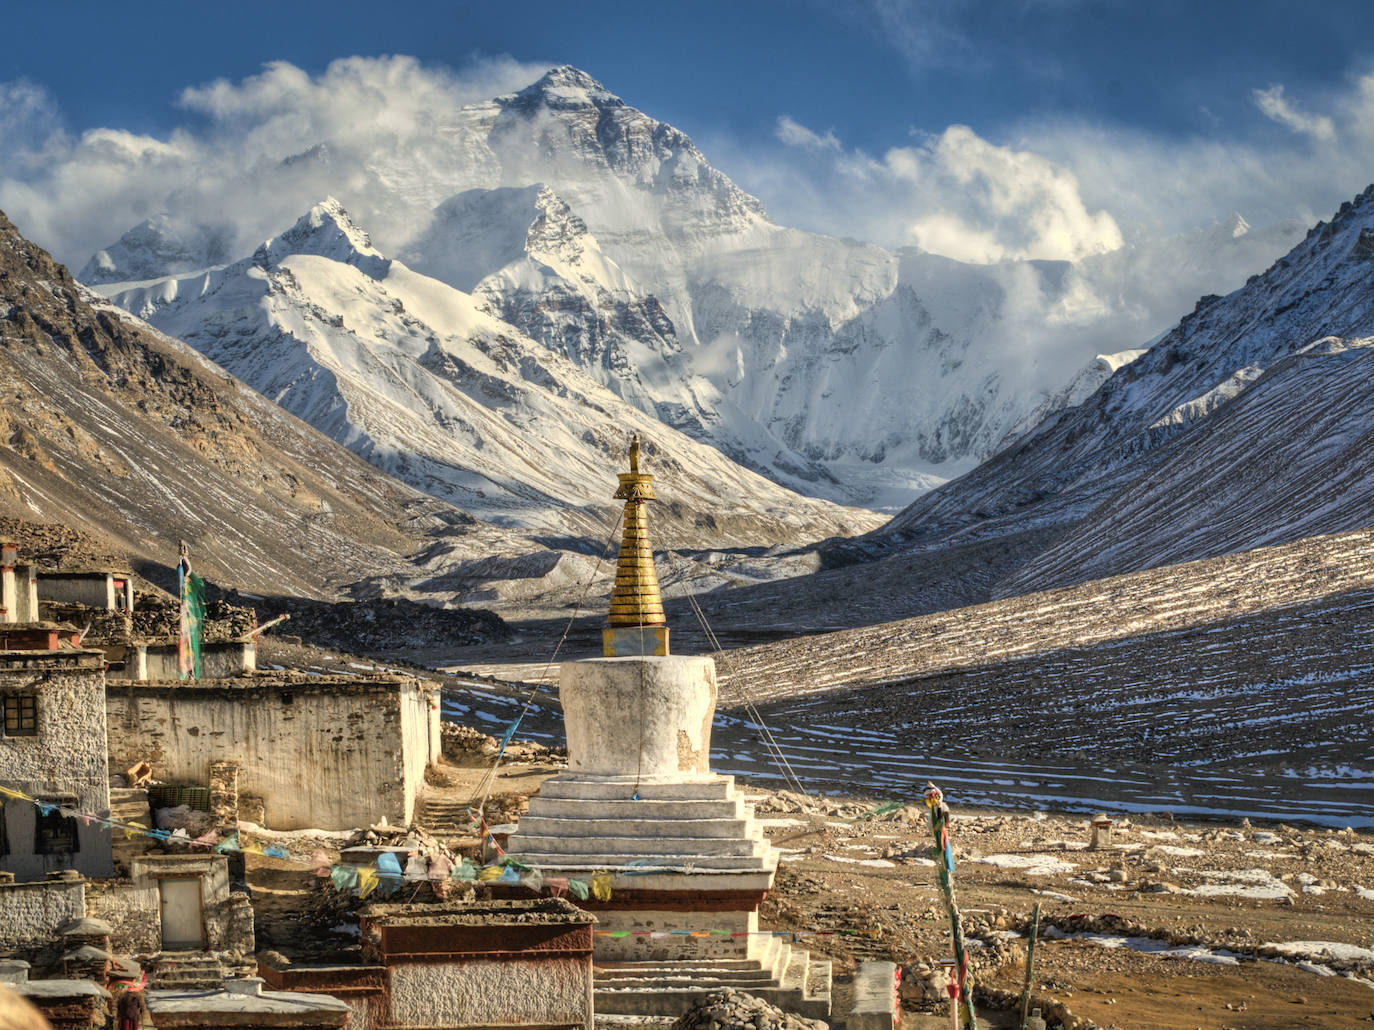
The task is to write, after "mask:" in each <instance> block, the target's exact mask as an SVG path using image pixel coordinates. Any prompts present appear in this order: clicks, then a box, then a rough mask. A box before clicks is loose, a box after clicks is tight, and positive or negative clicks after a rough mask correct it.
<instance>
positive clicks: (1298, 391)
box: [848, 187, 1374, 600]
mask: <svg viewBox="0 0 1374 1030" xmlns="http://www.w3.org/2000/svg"><path fill="white" fill-rule="evenodd" d="M1371 199H1374V187H1372V188H1371V189H1370V190H1366V191H1365V192H1364V193H1363V194H1361V195H1360V196H1359V197H1357V198H1356V199H1355V200H1354V202H1352V203H1348V204H1345V205H1344V206H1342V208H1341V210H1340V211H1339V212H1338V213H1337V215H1336V216H1335V217H1334V218H1333V219H1332V220H1331V221H1330V222H1326V223H1321V224H1319V225H1317V226H1316V227H1314V228H1313V229H1312V230H1311V232H1309V233H1308V235H1307V238H1306V239H1305V240H1303V241H1302V242H1301V243H1300V244H1299V245H1298V246H1297V247H1295V248H1294V249H1293V250H1292V251H1291V252H1290V253H1289V254H1288V255H1287V256H1285V257H1283V258H1282V259H1280V260H1279V261H1278V262H1277V263H1276V264H1274V265H1273V266H1272V267H1271V268H1270V269H1268V270H1267V271H1266V272H1265V273H1264V274H1262V275H1257V276H1252V277H1251V279H1250V280H1249V281H1248V282H1247V284H1246V285H1245V286H1244V287H1242V288H1241V289H1239V290H1237V291H1236V292H1234V293H1232V294H1231V295H1229V296H1227V297H1225V298H1221V297H1215V296H1209V297H1204V298H1203V299H1202V300H1201V301H1200V302H1199V303H1198V305H1197V308H1196V310H1194V311H1193V313H1192V314H1190V315H1189V316H1187V317H1186V318H1184V319H1183V320H1182V321H1181V322H1180V323H1179V324H1178V325H1177V326H1176V327H1175V328H1174V329H1173V330H1171V331H1170V332H1169V333H1167V334H1165V335H1164V336H1163V337H1162V338H1161V339H1160V340H1159V342H1157V343H1156V344H1155V345H1154V346H1153V347H1152V348H1150V350H1149V351H1148V352H1147V353H1145V354H1144V355H1142V356H1140V357H1138V358H1136V359H1135V360H1134V361H1132V362H1130V363H1128V364H1125V365H1123V366H1122V367H1120V368H1119V369H1118V370H1117V371H1116V372H1115V373H1113V374H1112V375H1111V377H1110V378H1108V379H1107V381H1106V382H1105V383H1103V385H1102V386H1101V387H1100V388H1099V389H1098V390H1097V391H1096V392H1095V393H1094V394H1093V395H1092V396H1090V397H1089V398H1088V399H1087V400H1085V401H1083V402H1082V403H1081V404H1078V405H1077V406H1075V407H1071V408H1067V409H1064V410H1062V411H1060V412H1058V413H1057V414H1054V415H1051V416H1050V417H1049V418H1047V419H1046V420H1045V421H1044V422H1042V423H1041V424H1040V426H1038V427H1037V428H1036V429H1035V430H1033V431H1032V432H1031V433H1030V434H1029V435H1027V436H1026V437H1024V438H1023V439H1021V440H1020V441H1018V442H1017V443H1016V444H1014V445H1013V446H1010V447H1008V448H1007V449H1006V450H1004V451H1002V452H1001V453H1000V454H998V455H997V456H996V457H994V458H993V459H992V460H990V461H989V462H987V463H986V464H984V465H982V466H980V467H979V468H977V469H975V470H973V471H972V472H970V473H969V474H968V475H966V476H964V477H963V478H961V479H959V480H957V481H955V482H952V483H949V484H947V485H945V486H944V487H942V488H941V489H939V490H937V491H935V492H933V493H931V494H930V495H928V496H927V497H924V498H922V499H921V500H919V501H917V502H916V503H915V504H913V505H912V506H910V507H909V508H908V509H906V510H905V511H904V512H902V513H901V514H900V515H899V516H898V517H896V518H895V519H894V520H893V521H892V522H891V523H890V524H889V525H888V526H886V527H884V528H883V529H882V530H880V531H879V532H878V533H876V534H873V535H872V536H870V537H869V538H868V539H867V540H865V541H863V542H861V543H859V544H856V545H855V546H854V547H852V548H850V549H848V553H849V554H850V555H851V556H853V555H858V554H863V555H866V556H869V557H871V556H874V555H877V554H890V553H892V552H893V551H894V550H898V551H903V552H906V553H912V554H915V553H920V552H924V551H928V550H932V549H933V550H940V549H943V548H947V547H950V546H952V545H955V544H958V545H960V546H970V545H974V544H977V543H979V542H987V541H994V540H1010V539H1013V538H1017V537H1025V538H1026V539H1028V540H1031V539H1032V538H1033V542H1030V543H1028V545H1027V547H1024V548H1019V549H1016V550H1015V551H1014V552H1013V553H1008V554H1007V555H1006V556H1005V563H1004V564H1003V566H1002V570H1001V575H1000V577H998V578H997V580H996V581H995V583H994V585H992V587H991V593H990V594H989V595H983V597H982V598H978V597H970V598H969V599H970V600H976V599H985V598H986V597H987V596H1010V595H1013V594H1018V593H1024V592H1025V591H1027V590H1031V589H1040V588H1044V587H1048V586H1055V585H1060V584H1066V583H1072V582H1080V581H1082V580H1085V579H1089V578H1093V577H1096V576H1102V575H1109V574H1112V573H1116V572H1123V571H1128V570H1131V569H1138V568H1146V567H1150V566H1154V565H1159V564H1164V563H1169V562H1178V561H1185V560H1189V559H1193V558H1202V557H1208V556H1211V555H1216V554H1222V553H1226V552H1229V551H1237V550H1244V549H1248V548H1252V547H1256V546H1260V545H1266V544H1275V543H1281V542H1286V541H1291V540H1297V539H1299V538H1301V537H1305V536H1312V535H1315V534H1320V533H1331V532H1340V531H1343V530H1349V529H1355V528H1359V527H1363V526H1365V525H1368V524H1369V523H1370V521H1371V518H1374V516H1372V515H1371V512H1374V459H1371V457H1370V454H1371V450H1370V446H1369V445H1370V442H1371V438H1372V437H1374V393H1372V392H1371V391H1370V390H1369V382H1370V381H1371V376H1372V375H1374V339H1371V333H1374V289H1371V286H1370V283H1371V280H1370V276H1369V269H1370V268H1371V260H1374V203H1371ZM1032 531H1033V532H1032ZM1027 534H1029V536H1026V535H1027ZM1047 540H1048V541H1049V542H1048V544H1046V541H1047Z"/></svg>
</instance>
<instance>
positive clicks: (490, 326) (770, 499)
mask: <svg viewBox="0 0 1374 1030" xmlns="http://www.w3.org/2000/svg"><path fill="white" fill-rule="evenodd" d="M541 246H551V244H549V243H548V241H547V240H545V241H542V242H541ZM554 249H556V247H555V248H554ZM517 263H518V262H517ZM105 289H106V290H107V291H108V292H109V293H110V295H111V297H112V299H113V300H114V301H115V302H116V303H117V304H119V305H120V306H121V307H123V308H125V309H126V310H128V311H131V312H133V313H134V314H137V315H139V316H140V317H142V318H144V319H146V320H147V321H149V322H151V323H152V324H154V325H155V326H157V327H158V328H159V329H161V330H163V331H164V332H166V333H168V334H169V335H172V336H176V337H179V338H181V339H183V340H185V341H186V342H188V343H190V344H191V345H192V346H194V347H196V348H197V349H198V350H200V351H201V352H202V353H204V354H205V355H206V356H207V357H210V358H211V359H212V360H214V361H216V362H217V363H219V364H220V365H222V366H223V367H224V368H226V369H228V370H229V371H230V372H232V373H233V374H234V375H236V376H238V377H239V378H240V379H242V380H243V381H244V382H246V383H248V384H249V385H251V386H253V387H254V388H256V389H257V390H259V391H260V392H261V393H263V394H264V395H266V396H267V397H269V398H271V399H273V400H275V401H276V402H277V403H279V404H280V405H282V406H283V407H285V408H286V409H287V410H289V411H291V412H292V413H293V414H295V415H297V416H299V417H300V418H302V419H303V420H305V421H306V422H308V423H310V424H311V425H313V426H315V427H317V428H318V429H320V430H322V431H323V432H324V433H326V434H327V435H328V436H331V437H332V438H334V439H335V440H337V441H339V442H340V443H343V444H345V445H346V446H347V447H349V448H350V449H352V450H353V451H355V452H356V453H358V454H359V455H361V456H363V457H364V458H367V459H368V460H369V461H371V462H372V463H373V464H374V465H376V466H378V467H379V468H381V469H383V470H384V471H386V472H388V473H391V474H392V475H394V476H396V477H397V478H399V479H401V480H403V481H405V482H408V483H411V484H413V485H415V486H418V487H420V488H421V489H423V490H426V491H427V492H429V493H431V494H434V495H435V496H438V497H442V498H444V499H446V500H449V501H452V502H454V503H456V504H459V505H460V506H462V507H463V508H464V509H465V510H468V511H471V512H472V513H474V514H480V516H481V517H483V518H487V519H490V520H491V521H493V522H496V523H497V524H500V525H505V526H512V527H518V528H521V529H528V530H536V531H540V532H544V533H552V534H570V535H575V536H582V537H590V538H594V539H598V540H599V539H601V538H602V537H604V536H605V533H606V529H607V526H608V525H609V522H608V521H607V519H606V517H605V513H606V512H607V511H609V510H610V509H611V507H612V502H611V500H610V497H609V494H610V492H611V491H610V487H609V485H608V480H607V477H608V476H609V475H610V474H611V473H612V472H613V471H614V470H615V469H616V468H617V467H619V466H621V464H622V462H623V454H624V450H625V445H626V443H627V442H628V441H627V439H626V436H627V434H628V433H629V432H638V433H639V434H640V435H641V436H642V437H643V438H644V441H645V443H644V449H645V452H646V456H647V461H648V464H649V465H650V466H652V470H653V471H654V473H655V474H656V475H657V476H658V477H659V482H660V484H661V488H660V494H661V496H663V497H664V498H665V500H666V501H668V502H669V503H668V504H666V505H665V506H664V510H663V511H662V512H661V513H660V515H659V518H658V519H657V520H656V521H657V523H658V524H659V525H660V527H661V534H660V538H659V539H660V542H661V543H663V544H672V545H676V546H698V545H707V546H709V545H715V544H729V543H741V544H744V543H748V544H757V543H776V542H779V541H786V540H803V539H815V538H818V537H825V536H830V535H833V534H836V533H844V532H852V531H854V530H856V529H867V528H871V527H872V526H874V525H875V524H876V522H877V519H876V518H875V517H873V516H871V515H868V514H867V513H863V512H858V511H852V510H846V509H840V508H838V507H836V506H835V505H833V504H830V503H828V502H825V501H817V500H811V499H808V498H803V497H799V496H797V495H795V494H793V493H791V492H790V491H788V490H786V489H784V488H782V487H779V486H777V485H776V484H774V483H772V482H770V481H768V480H766V479H764V478H762V477H761V476H758V475H756V474H754V473H752V472H749V471H747V470H745V469H743V468H740V467H739V466H737V465H735V464H734V463H732V462H731V461H730V460H729V459H727V458H726V457H725V456H724V455H722V454H721V453H720V452H719V451H717V450H715V449H714V448H712V447H709V446H706V445H704V444H701V443H698V442H696V441H693V440H691V439H689V438H687V437H686V436H684V435H683V434H681V433H679V432H677V431H676V430H673V429H671V428H669V427H667V426H665V425H663V424H662V423H660V422H658V421H657V420H655V419H654V418H653V417H651V416H649V415H646V414H644V413H643V412H641V411H639V410H638V409H636V408H634V407H632V406H631V405H629V404H626V403H625V402H623V401H622V400H620V399H619V398H618V397H617V396H616V395H615V394H614V393H612V392H610V391H609V390H607V389H606V388H605V387H603V386H601V385H600V384H599V383H598V382H596V381H595V380H594V379H593V378H592V377H591V376H589V375H588V374H587V372H586V371H584V370H583V368H581V367H579V366H578V365H577V364H574V362H573V361H570V360H569V359H568V357H567V356H565V354H563V353H559V352H557V351H555V350H554V349H551V348H550V347H548V346H545V345H543V344H540V343H538V342H536V341H534V340H532V339H530V338H529V337H528V336H526V335H524V334H523V333H521V332H520V331H519V330H518V329H516V328H515V327H514V326H512V325H511V324H510V323H508V322H504V321H501V320H500V319H499V318H497V317H495V316H494V315H493V314H491V313H489V312H488V311H486V310H483V306H482V304H480V303H479V302H478V301H477V300H476V299H475V298H474V297H473V296H472V295H470V294H467V293H464V292H462V291H460V290H457V289H454V288H453V287H451V286H448V285H447V284H445V283H442V282H440V281H438V280H437V279H433V278H430V277H428V276H425V275H422V274H420V273H419V272H416V271H414V270H412V269H410V268H408V267H407V266H406V265H404V264H402V263H401V262H400V261H395V260H392V259H389V258H387V257H386V256H384V255H383V254H382V253H381V252H379V251H378V250H377V249H376V248H375V247H374V246H373V245H372V242H371V240H370V239H369V237H368V236H367V234H366V233H365V232H363V230H361V229H360V228H359V227H358V226H357V225H355V224H354V223H353V222H352V220H351V219H350V218H349V216H348V214H347V212H346V211H344V209H343V207H342V206H341V205H340V204H339V203H338V202H337V201H335V200H332V199H331V200H327V201H325V202H323V203H321V204H318V205H316V206H314V207H313V208H312V209H311V210H310V211H309V212H308V213H307V214H306V215H305V216H303V217H302V218H301V219H300V220H299V221H298V222H297V223H296V224H295V225H294V226H292V227H291V228H290V229H288V230H287V231H286V232H284V233H282V234H280V235H279V236H276V237H273V238H272V239H270V240H268V241H267V242H265V243H263V244H262V245H261V246H259V247H258V248H257V250H256V251H255V252H254V253H253V254H252V255H251V256H250V257H248V258H244V259H242V260H240V261H237V262H235V263H233V264H231V265H228V266H225V267H223V268H220V269H217V270H212V271H207V272H202V273H198V274H195V275H191V276H185V277H171V278H167V279H163V280H160V281H157V282H154V283H151V284H140V285H137V286H131V287H128V288H124V289H120V288H118V287H108V286H107V287H105ZM611 484H612V485H613V481H611Z"/></svg>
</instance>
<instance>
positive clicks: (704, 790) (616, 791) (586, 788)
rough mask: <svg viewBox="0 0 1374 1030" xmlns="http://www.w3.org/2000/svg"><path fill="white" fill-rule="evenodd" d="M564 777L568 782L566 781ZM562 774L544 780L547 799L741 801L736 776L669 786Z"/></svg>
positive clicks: (542, 794)
mask: <svg viewBox="0 0 1374 1030" xmlns="http://www.w3.org/2000/svg"><path fill="white" fill-rule="evenodd" d="M564 776H566V777H567V778H566V779H564ZM574 776H575V774H567V773H565V774H563V775H561V776H555V777H553V778H552V779H549V780H545V781H544V783H543V784H542V786H540V788H539V796H540V797H544V798H573V799H576V798H582V799H586V800H595V801H631V800H633V798H634V795H635V794H638V795H639V798H640V800H641V801H725V800H733V799H735V798H737V797H739V794H738V792H737V791H736V790H735V778H734V777H733V776H713V777H709V778H703V779H699V780H673V781H671V782H667V783H650V782H643V781H641V782H640V783H639V784H638V785H636V783H635V780H634V778H633V777H622V776H614V777H612V776H602V777H577V778H574Z"/></svg>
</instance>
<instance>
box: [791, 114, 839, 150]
mask: <svg viewBox="0 0 1374 1030" xmlns="http://www.w3.org/2000/svg"><path fill="white" fill-rule="evenodd" d="M777 135H778V139H780V140H782V141H783V142H784V143H786V144H787V145H788V146H789V147H804V148H806V149H808V150H843V149H844V146H843V144H841V143H840V141H839V139H838V138H837V137H836V136H835V132H834V130H827V131H826V134H825V135H824V136H822V135H820V134H819V133H816V132H813V131H812V130H811V129H808V128H807V127H806V126H805V125H802V124H801V123H800V122H797V121H794V120H793V119H791V118H789V117H788V116H787V115H781V116H780V117H779V118H778V128H777Z"/></svg>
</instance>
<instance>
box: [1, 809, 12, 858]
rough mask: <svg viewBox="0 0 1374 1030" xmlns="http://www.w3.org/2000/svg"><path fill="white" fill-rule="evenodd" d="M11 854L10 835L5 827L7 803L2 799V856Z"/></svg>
mask: <svg viewBox="0 0 1374 1030" xmlns="http://www.w3.org/2000/svg"><path fill="white" fill-rule="evenodd" d="M9 853H10V835H9V831H8V829H7V827H6V826H5V802H4V801H3V800H2V799H0V856H3V855H8V854H9Z"/></svg>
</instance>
